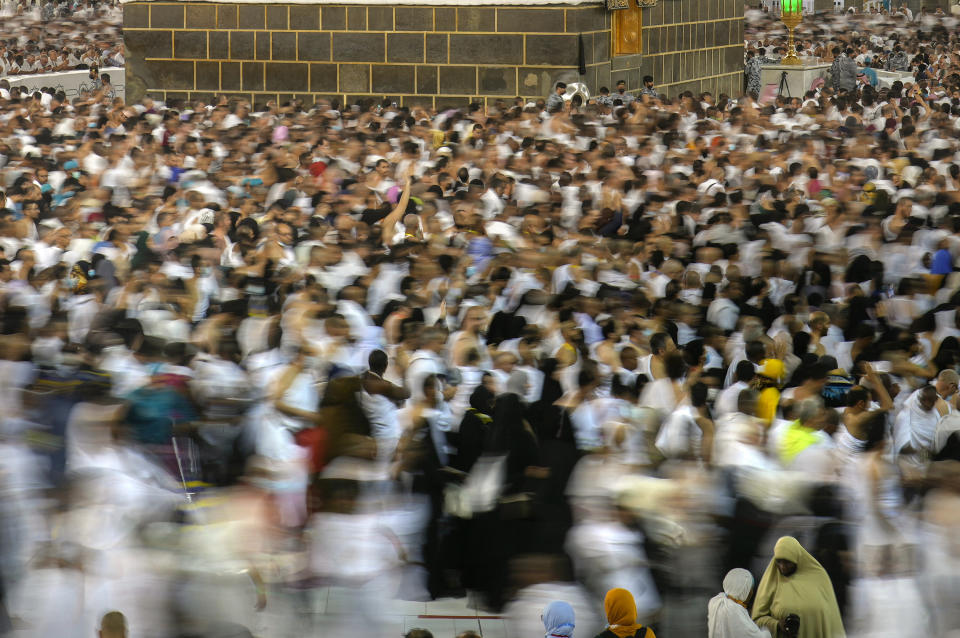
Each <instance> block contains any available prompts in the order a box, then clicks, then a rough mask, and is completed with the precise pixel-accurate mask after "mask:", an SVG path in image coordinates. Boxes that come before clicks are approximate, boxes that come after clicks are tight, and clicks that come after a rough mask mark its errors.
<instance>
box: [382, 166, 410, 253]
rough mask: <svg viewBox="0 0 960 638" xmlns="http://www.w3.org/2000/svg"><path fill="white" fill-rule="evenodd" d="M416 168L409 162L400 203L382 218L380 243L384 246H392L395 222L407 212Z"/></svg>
mask: <svg viewBox="0 0 960 638" xmlns="http://www.w3.org/2000/svg"><path fill="white" fill-rule="evenodd" d="M415 168H416V166H415V165H414V164H413V163H412V162H411V164H410V166H409V167H407V171H406V175H404V179H403V193H402V194H401V195H400V201H398V202H397V205H396V206H395V207H394V209H393V210H392V211H390V214H389V215H387V216H386V217H384V218H383V222H382V223H381V227H382V228H383V230H382V231H381V241H382V242H383V245H384V246H392V245H393V231H394V229H395V228H396V227H397V222H399V221H400V219H402V218H403V215H404V213H405V212H406V211H407V204H409V203H410V185H411V184H412V182H413V171H414V170H415Z"/></svg>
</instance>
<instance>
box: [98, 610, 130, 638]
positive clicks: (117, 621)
mask: <svg viewBox="0 0 960 638" xmlns="http://www.w3.org/2000/svg"><path fill="white" fill-rule="evenodd" d="M97 635H98V636H100V638H127V619H126V618H125V617H124V615H123V614H121V613H120V612H119V611H111V612H107V613H106V614H104V616H103V618H102V619H100V631H98V632H97Z"/></svg>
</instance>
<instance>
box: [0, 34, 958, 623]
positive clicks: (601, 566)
mask: <svg viewBox="0 0 960 638" xmlns="http://www.w3.org/2000/svg"><path fill="white" fill-rule="evenodd" d="M839 19H840V18H829V19H824V22H825V23H826V24H829V23H830V21H831V20H839ZM843 19H853V18H843ZM762 24H766V23H762ZM860 28H861V29H863V28H864V24H862V23H861V24H860ZM911 33H912V35H911V36H910V37H911V38H916V37H921V38H923V37H926V38H928V39H927V40H926V41H924V42H925V44H923V45H922V47H923V48H924V52H923V53H918V55H927V56H928V55H929V51H931V50H934V49H938V48H939V47H940V46H941V45H942V46H945V47H946V46H949V45H950V44H951V43H952V39H951V38H953V36H952V35H950V36H949V38H946V39H944V37H945V36H944V37H942V34H943V31H942V30H941V31H937V30H933V31H932V32H931V33H929V34H926V35H924V34H922V33H920V34H919V35H917V33H918V32H916V31H913V32H911ZM861 34H862V32H861ZM938 34H940V35H938ZM754 36H755V34H753V33H748V37H751V38H753V41H756V38H755V37H754ZM830 37H835V38H836V37H843V38H850V37H851V36H850V34H849V33H848V32H843V33H842V35H837V36H830ZM853 37H864V36H862V35H861V36H853ZM848 44H851V45H856V44H857V43H856V42H848ZM906 44H907V45H908V46H907V49H909V50H910V51H911V54H912V52H913V46H914V43H913V41H912V40H911V41H910V42H909V43H906ZM884 45H885V43H884V44H879V45H878V46H884ZM951 55H952V54H950V55H947V56H946V58H941V62H940V63H939V64H942V66H938V67H937V68H938V69H947V70H948V69H949V64H950V60H952V59H953V58H952V57H951ZM914 68H916V65H914ZM920 72H922V71H918V73H920ZM954 77H955V76H953V75H952V74H950V73H941V74H939V75H936V76H935V77H924V79H922V80H920V81H919V82H917V83H911V82H907V83H904V84H899V83H898V84H894V85H893V86H892V87H889V88H884V89H874V88H871V87H866V86H864V87H858V89H855V90H852V91H846V90H841V91H840V92H839V94H838V93H837V92H835V91H834V90H833V89H832V87H831V86H829V85H827V86H824V87H822V88H820V89H818V90H817V91H816V92H814V93H811V94H808V95H807V96H805V97H804V98H796V99H791V98H778V99H777V100H776V101H775V102H774V103H772V104H766V105H761V104H758V103H757V96H756V95H750V94H747V95H743V96H727V95H711V94H709V93H704V94H701V95H692V94H690V93H683V94H680V95H675V96H674V95H658V94H657V91H655V90H653V88H652V87H651V86H649V85H648V86H647V87H646V88H647V90H645V91H644V92H643V93H642V94H640V95H638V96H636V99H630V100H627V99H624V98H622V97H621V98H619V99H615V100H612V101H610V100H605V101H602V102H599V103H598V102H596V101H592V100H591V101H588V102H587V103H586V104H579V105H577V104H575V103H573V102H565V103H564V104H563V105H562V106H560V107H559V108H556V107H555V106H554V107H551V108H550V109H547V108H545V102H544V101H543V100H540V101H532V102H526V101H524V100H520V99H518V100H516V101H512V100H505V101H503V102H499V103H496V104H490V105H488V107H487V108H483V107H481V106H480V105H472V106H470V107H468V108H461V109H446V110H444V109H440V110H431V109H427V108H420V107H397V106H396V105H394V104H392V103H390V102H389V101H387V102H383V103H378V102H375V101H361V102H359V103H357V104H355V105H344V104H340V103H339V102H337V101H325V100H319V101H317V102H316V103H315V104H303V103H301V102H298V101H294V102H289V103H284V104H277V103H274V102H271V101H265V102H264V103H263V104H253V105H251V104H249V103H248V102H246V101H245V100H244V99H242V98H230V97H228V96H223V97H220V96H218V97H216V98H215V99H213V100H212V101H211V102H210V103H205V102H199V101H198V102H194V103H184V102H180V101H171V102H170V103H167V104H164V103H161V102H159V101H155V100H152V99H150V98H144V99H143V100H141V101H139V102H137V103H132V104H124V103H123V102H122V101H121V100H114V99H110V98H109V97H108V96H106V95H104V92H103V91H102V90H98V91H94V92H92V93H90V92H85V93H83V94H82V95H81V96H79V97H78V98H77V99H75V100H73V101H68V100H66V98H65V96H63V95H62V94H55V93H53V92H38V93H36V94H33V95H26V94H24V95H21V94H20V92H19V91H18V90H16V89H12V90H10V91H9V92H0V188H2V190H0V333H2V335H0V406H2V408H0V585H2V602H3V613H2V614H0V621H2V627H0V632H12V634H13V635H30V636H34V635H58V636H64V637H67V636H71V637H72V636H78V637H80V636H88V635H90V632H92V631H94V630H96V628H97V627H100V630H101V632H102V633H101V635H103V636H105V637H106V638H114V636H119V635H121V634H122V633H123V632H125V631H126V629H123V627H125V626H126V625H125V623H127V622H128V623H129V630H130V635H132V636H150V637H153V636H157V637H167V636H187V635H191V636H214V635H243V633H242V632H243V631H248V632H250V633H253V634H255V635H264V636H267V635H269V636H281V635H287V634H286V633H284V632H287V631H288V632H290V633H289V635H302V633H303V631H309V630H311V629H310V628H311V627H313V628H314V629H315V626H314V625H313V624H312V623H315V622H321V621H320V620H319V619H318V618H317V614H314V613H312V612H311V609H310V604H309V602H305V601H310V600H312V598H311V593H312V592H315V591H317V590H318V589H320V588H323V589H324V590H325V591H327V590H329V591H330V592H333V591H334V590H336V591H337V592H339V593H338V594H337V595H338V596H339V598H338V600H340V603H342V604H341V606H340V609H341V610H344V609H345V610H347V611H346V612H344V613H342V614H339V615H331V614H327V615H326V616H325V617H324V619H323V620H322V622H323V623H326V624H324V629H323V632H322V633H323V635H331V636H340V635H343V636H347V635H355V634H357V633H358V632H362V633H364V634H365V635H371V636H377V635H385V634H386V633H387V624H386V623H385V622H384V620H385V618H386V617H387V616H388V615H389V614H390V613H392V612H391V611H390V610H391V609H393V607H391V605H392V604H395V603H396V602H397V601H404V600H430V599H438V598H443V597H467V598H468V599H469V601H470V604H471V605H473V606H474V607H475V608H476V609H479V610H482V612H483V613H490V614H502V615H503V616H504V617H505V618H506V627H507V632H508V634H509V635H510V636H511V637H512V636H518V637H519V636H535V635H538V634H542V633H544V631H546V635H548V636H570V635H573V634H574V633H575V635H576V636H577V637H578V638H579V637H580V636H586V637H590V636H594V635H597V634H600V633H603V634H604V635H606V636H608V637H609V636H610V635H611V634H612V635H615V636H617V637H619V638H628V637H629V636H640V638H644V637H645V636H650V637H651V638H652V636H653V634H654V633H656V634H657V635H660V636H661V637H663V636H666V637H671V636H677V637H681V636H703V635H704V634H705V633H706V634H707V635H709V636H711V637H714V638H729V637H733V636H737V637H739V636H755V635H756V636H762V635H765V634H768V633H769V635H771V636H772V637H773V638H776V637H778V636H800V637H802V638H814V637H816V638H838V637H839V636H843V635H845V634H849V635H851V636H887V635H891V636H893V635H896V636H929V635H934V636H950V635H957V634H956V633H955V632H958V631H960V599H958V598H960V587H958V586H957V585H958V582H957V578H958V576H957V574H958V573H960V571H958V570H957V569H955V567H956V566H957V565H958V564H960V546H958V544H957V540H956V539H957V538H960V535H958V534H957V532H958V524H960V520H958V516H960V462H958V461H960V434H958V433H957V432H958V431H960V413H958V411H957V410H958V396H960V395H958V381H960V377H958V372H957V371H958V367H960V315H958V313H957V311H956V310H957V306H958V305H960V295H958V292H960V276H958V275H957V273H956V272H955V270H956V264H957V259H958V257H960V235H958V234H957V232H956V231H957V230H958V229H960V197H958V193H960V155H958V150H960V143H958V142H960V140H958V136H957V130H958V122H960V120H958V115H960V98H958V97H955V95H956V92H957V90H958V88H960V87H958V86H957V85H956V84H952V82H953V78H954ZM628 88H629V89H630V90H632V91H634V93H635V92H636V90H637V88H638V87H628ZM661 93H667V94H669V89H667V90H664V91H662V92H661ZM721 590H722V593H720V594H718V593H717V592H718V591H721ZM330 595H331V596H333V593H331V594H330ZM54 609H56V613H52V612H51V610H54ZM111 610H115V611H118V612H120V614H119V615H118V614H115V613H111V614H107V615H106V616H104V614H105V613H106V612H109V611H111ZM280 617H282V619H283V622H281V623H279V624H271V623H276V622H277V621H278V618H280ZM101 618H102V619H103V620H102V621H101ZM118 618H120V619H124V618H125V619H126V620H124V621H122V622H121V621H119V620H118ZM284 623H286V624H284ZM281 626H283V627H285V629H280V627H281ZM117 627H121V629H120V630H118V629H117ZM224 627H227V629H224ZM231 628H232V629H231ZM240 628H245V629H240ZM118 631H119V632H120V633H117V632H118ZM111 632H112V633H111ZM224 632H226V633H224ZM230 632H234V633H230ZM237 632H241V633H237ZM952 632H954V633H952Z"/></svg>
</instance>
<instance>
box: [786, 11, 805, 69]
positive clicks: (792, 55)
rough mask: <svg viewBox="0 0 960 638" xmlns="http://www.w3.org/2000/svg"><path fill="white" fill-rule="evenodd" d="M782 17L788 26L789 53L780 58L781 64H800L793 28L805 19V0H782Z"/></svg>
mask: <svg viewBox="0 0 960 638" xmlns="http://www.w3.org/2000/svg"><path fill="white" fill-rule="evenodd" d="M780 19H781V20H782V21H783V24H784V26H786V27H787V54H786V55H785V56H783V59H782V60H780V64H790V65H800V64H802V63H801V62H800V58H799V57H797V47H796V45H795V44H794V43H793V30H794V29H796V28H797V25H799V24H800V22H801V21H802V20H803V1H802V0H781V2H780Z"/></svg>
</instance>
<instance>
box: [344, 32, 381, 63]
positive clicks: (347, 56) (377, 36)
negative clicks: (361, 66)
mask: <svg viewBox="0 0 960 638" xmlns="http://www.w3.org/2000/svg"><path fill="white" fill-rule="evenodd" d="M333 59H334V60H337V61H338V62H383V61H384V37H383V34H382V33H334V34H333Z"/></svg>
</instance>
